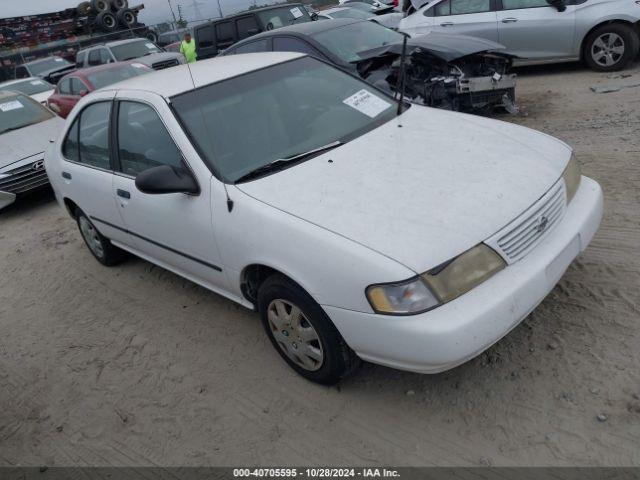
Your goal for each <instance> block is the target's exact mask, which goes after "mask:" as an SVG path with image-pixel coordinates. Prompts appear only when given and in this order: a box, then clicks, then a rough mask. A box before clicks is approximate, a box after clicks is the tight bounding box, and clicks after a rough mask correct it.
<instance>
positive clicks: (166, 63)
mask: <svg viewBox="0 0 640 480" xmlns="http://www.w3.org/2000/svg"><path fill="white" fill-rule="evenodd" d="M176 65H178V60H175V59H173V60H165V61H164V62H157V63H154V64H153V65H152V67H153V69H154V70H164V69H165V68H171V67H175V66H176Z"/></svg>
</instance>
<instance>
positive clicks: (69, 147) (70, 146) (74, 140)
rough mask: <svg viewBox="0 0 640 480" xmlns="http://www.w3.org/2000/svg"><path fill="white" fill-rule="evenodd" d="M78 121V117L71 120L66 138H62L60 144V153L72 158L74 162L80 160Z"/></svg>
mask: <svg viewBox="0 0 640 480" xmlns="http://www.w3.org/2000/svg"><path fill="white" fill-rule="evenodd" d="M78 122H79V117H78V118H76V121H75V122H73V125H72V126H71V128H70V129H69V133H67V138H65V139H64V144H63V145H62V154H63V155H64V157H65V158H67V159H69V160H73V161H74V162H79V161H80V150H79V149H78Z"/></svg>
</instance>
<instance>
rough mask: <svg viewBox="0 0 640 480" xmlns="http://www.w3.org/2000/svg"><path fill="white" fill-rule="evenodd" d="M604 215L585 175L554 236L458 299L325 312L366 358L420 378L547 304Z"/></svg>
mask: <svg viewBox="0 0 640 480" xmlns="http://www.w3.org/2000/svg"><path fill="white" fill-rule="evenodd" d="M602 214H603V195H602V190H601V188H600V185H598V183H596V182H595V181H593V180H591V179H590V178H587V177H582V183H581V186H580V189H579V190H578V192H577V194H576V196H575V198H574V199H573V201H572V202H571V204H570V205H569V206H568V207H567V210H566V214H565V216H564V219H563V220H562V222H561V223H559V224H558V225H557V227H556V228H555V229H554V231H553V232H551V233H550V234H549V235H548V236H547V237H546V238H545V239H544V240H543V241H542V242H541V243H540V244H539V245H538V246H537V247H536V248H535V249H534V250H533V251H532V252H531V253H529V254H528V255H527V256H526V257H525V258H523V259H522V260H520V261H519V262H517V263H515V264H513V265H510V266H509V267H507V268H506V269H505V270H503V271H501V272H500V273H498V274H497V275H496V276H494V277H493V278H492V279H490V280H489V281H487V282H485V283H484V284H482V285H480V286H479V287H477V288H475V289H474V290H472V291H471V292H469V293H467V294H465V295H463V296H462V297H460V298H459V299H457V300H455V301H453V302H451V303H448V304H446V305H443V306H441V307H439V308H437V309H435V310H433V311H431V312H427V313H425V314H422V315H416V316H410V317H391V316H385V315H377V314H373V313H362V312H354V311H350V310H344V309H340V308H336V307H331V306H323V308H324V310H325V311H326V312H327V314H328V315H329V317H330V318H331V319H332V320H333V322H334V324H335V325H336V327H337V328H338V330H339V331H340V333H341V334H342V336H343V337H344V339H345V341H346V342H347V343H348V344H349V346H350V347H351V348H352V349H353V350H354V351H355V352H356V353H357V354H358V355H359V356H360V357H361V358H362V359H363V360H367V361H370V362H372V363H377V364H380V365H385V366H388V367H392V368H397V369H400V370H408V371H413V372H418V373H439V372H443V371H446V370H450V369H451V368H454V367H456V366H458V365H461V364H463V363H465V362H467V361H468V360H471V359H472V358H474V357H476V356H477V355H479V354H480V353H482V352H483V351H485V350H486V349H487V348H489V347H490V346H492V345H493V344H494V343H496V342H497V341H498V340H500V339H501V338H502V337H504V336H505V335H506V334H508V333H509V332H510V331H511V330H512V329H514V328H515V327H516V326H517V325H519V324H520V322H522V320H524V319H525V318H526V317H527V316H528V315H529V314H530V313H531V312H532V311H533V310H534V309H535V308H536V307H537V306H538V305H539V304H540V303H541V302H542V300H544V298H545V297H546V296H547V295H548V294H549V292H551V290H553V288H554V287H555V285H556V284H557V283H558V282H559V281H560V279H561V278H562V276H563V275H564V273H565V271H566V270H567V268H568V267H569V265H571V263H572V262H573V260H574V259H575V258H576V257H577V256H578V255H579V254H580V252H582V251H584V250H585V249H586V248H587V246H588V245H589V243H590V242H591V240H592V239H593V237H594V235H595V233H596V231H597V230H598V227H599V226H600V222H601V220H602ZM363 294H364V293H363Z"/></svg>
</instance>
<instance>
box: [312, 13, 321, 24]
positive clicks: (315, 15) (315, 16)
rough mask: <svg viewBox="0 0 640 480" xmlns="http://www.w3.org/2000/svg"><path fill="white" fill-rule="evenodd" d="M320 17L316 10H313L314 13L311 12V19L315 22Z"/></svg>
mask: <svg viewBox="0 0 640 480" xmlns="http://www.w3.org/2000/svg"><path fill="white" fill-rule="evenodd" d="M318 18H319V17H318V14H317V13H316V12H313V13H312V14H311V21H312V22H315V21H316V20H318Z"/></svg>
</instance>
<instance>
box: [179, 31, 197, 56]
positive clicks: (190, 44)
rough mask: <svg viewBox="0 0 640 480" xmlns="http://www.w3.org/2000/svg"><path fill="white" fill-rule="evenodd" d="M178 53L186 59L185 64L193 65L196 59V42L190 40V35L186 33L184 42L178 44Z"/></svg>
mask: <svg viewBox="0 0 640 480" xmlns="http://www.w3.org/2000/svg"><path fill="white" fill-rule="evenodd" d="M180 53H181V54H183V55H184V58H186V59H187V63H194V62H195V61H196V60H197V59H198V54H197V53H196V42H195V40H194V39H193V38H191V34H190V33H187V34H185V36H184V40H183V41H182V43H181V44H180Z"/></svg>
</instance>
